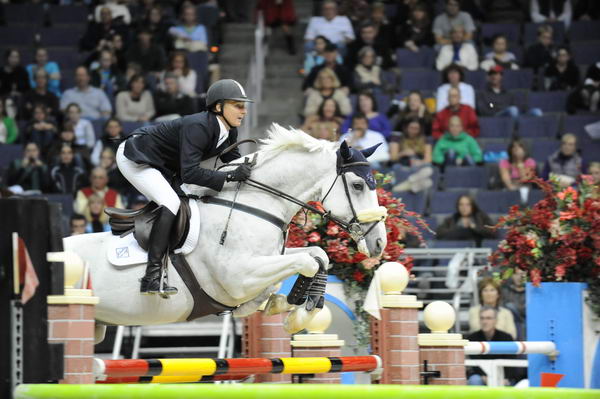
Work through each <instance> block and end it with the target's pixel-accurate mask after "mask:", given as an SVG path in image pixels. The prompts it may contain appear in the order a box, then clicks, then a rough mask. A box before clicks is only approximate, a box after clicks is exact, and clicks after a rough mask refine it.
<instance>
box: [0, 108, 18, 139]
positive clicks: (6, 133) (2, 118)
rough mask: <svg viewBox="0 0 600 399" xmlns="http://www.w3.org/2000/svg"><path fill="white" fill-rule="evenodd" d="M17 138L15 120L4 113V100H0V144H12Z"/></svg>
mask: <svg viewBox="0 0 600 399" xmlns="http://www.w3.org/2000/svg"><path fill="white" fill-rule="evenodd" d="M17 137H19V128H18V127H17V124H16V123H15V120H14V119H13V118H11V117H10V116H8V114H7V113H6V99H5V98H0V144H12V143H14V142H15V141H17Z"/></svg>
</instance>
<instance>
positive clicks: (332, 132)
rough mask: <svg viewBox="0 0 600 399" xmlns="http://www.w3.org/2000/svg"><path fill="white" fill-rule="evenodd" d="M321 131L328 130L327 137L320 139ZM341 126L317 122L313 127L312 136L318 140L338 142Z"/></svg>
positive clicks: (333, 123)
mask: <svg viewBox="0 0 600 399" xmlns="http://www.w3.org/2000/svg"><path fill="white" fill-rule="evenodd" d="M321 129H325V130H327V133H328V134H327V137H319V136H320V135H319V132H320V131H321ZM338 131H339V125H338V124H337V123H335V122H317V123H315V124H313V125H312V127H311V130H310V135H311V136H313V137H314V138H316V139H321V140H327V141H337V139H338Z"/></svg>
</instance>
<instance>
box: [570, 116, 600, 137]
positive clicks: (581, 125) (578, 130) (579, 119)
mask: <svg viewBox="0 0 600 399" xmlns="http://www.w3.org/2000/svg"><path fill="white" fill-rule="evenodd" d="M598 121H600V116H599V115H567V116H565V119H564V125H563V129H562V132H561V133H562V134H564V133H573V134H575V135H576V136H577V137H581V138H585V137H589V135H588V134H587V132H586V131H585V126H586V125H589V124H590V123H594V122H598ZM562 134H561V135H562Z"/></svg>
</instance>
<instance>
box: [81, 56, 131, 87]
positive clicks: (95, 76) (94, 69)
mask: <svg viewBox="0 0 600 399" xmlns="http://www.w3.org/2000/svg"><path fill="white" fill-rule="evenodd" d="M116 61H117V60H116V57H115V54H114V53H113V52H112V51H111V50H109V49H104V50H102V51H100V53H99V58H98V61H95V62H93V63H92V65H91V66H90V75H91V84H92V86H95V87H98V88H100V89H101V90H104V92H105V93H106V95H107V96H108V97H109V98H115V95H116V94H117V93H118V92H119V91H121V90H124V89H125V88H126V86H127V82H126V81H125V77H124V76H123V74H122V73H121V72H120V71H119V67H118V66H117V63H116Z"/></svg>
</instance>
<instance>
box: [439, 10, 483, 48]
mask: <svg viewBox="0 0 600 399" xmlns="http://www.w3.org/2000/svg"><path fill="white" fill-rule="evenodd" d="M455 25H462V26H463V27H464V28H465V40H467V41H470V40H473V33H474V32H475V24H474V23H473V18H471V15H470V14H469V13H467V12H464V11H461V10H460V0H446V12H444V13H443V14H440V15H438V16H437V17H435V20H434V21H433V34H434V35H435V42H436V43H437V44H438V45H444V44H450V42H451V41H450V31H451V30H452V27H453V26H455Z"/></svg>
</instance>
